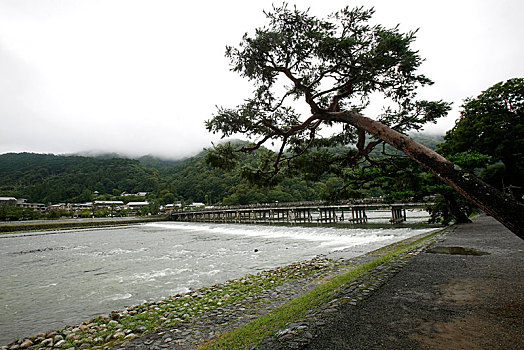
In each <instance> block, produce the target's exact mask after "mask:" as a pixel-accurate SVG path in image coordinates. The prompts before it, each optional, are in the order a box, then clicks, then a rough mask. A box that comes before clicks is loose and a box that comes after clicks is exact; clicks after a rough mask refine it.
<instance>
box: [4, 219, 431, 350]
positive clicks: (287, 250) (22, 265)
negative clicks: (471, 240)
mask: <svg viewBox="0 0 524 350" xmlns="http://www.w3.org/2000/svg"><path fill="white" fill-rule="evenodd" d="M426 231H429V229H418V230H411V229H405V228H403V229H347V228H328V227H322V226H318V227H298V226H291V227H290V226H262V225H240V224H236V225H231V224H204V223H181V222H158V223H149V224H142V225H133V226H127V227H121V228H105V229H83V230H67V231H53V232H40V233H21V234H6V235H1V236H0V262H1V265H0V266H1V267H0V281H1V283H0V307H1V311H0V345H2V344H6V343H7V342H9V341H11V340H13V339H14V338H18V337H23V336H31V335H34V334H36V333H38V332H41V331H49V330H52V329H59V328H63V327H64V326H65V325H67V324H76V323H79V322H81V321H83V320H85V319H90V318H92V317H94V316H96V315H99V314H103V313H109V312H110V311H111V310H115V309H119V308H123V307H124V306H131V305H135V304H139V303H142V302H144V301H152V300H159V299H161V298H162V297H167V296H169V295H174V294H178V293H184V292H187V291H190V290H193V289H197V288H200V287H202V286H207V285H212V284H215V283H220V282H224V281H226V280H229V279H234V278H238V277H241V276H243V275H246V274H252V273H257V272H259V271H262V270H266V269H270V268H274V267H276V266H282V265H286V264H289V263H292V262H296V261H301V260H307V259H311V258H313V257H315V256H317V255H320V254H326V255H327V254H330V253H333V252H335V251H339V252H340V251H343V254H344V256H347V257H351V256H357V255H360V254H363V253H366V252H368V251H371V250H373V249H376V248H378V247H380V246H384V245H387V244H390V243H393V242H395V241H399V240H402V239H405V238H408V237H410V236H413V235H418V234H421V233H423V232H426Z"/></svg>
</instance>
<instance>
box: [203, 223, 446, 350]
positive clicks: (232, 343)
mask: <svg viewBox="0 0 524 350" xmlns="http://www.w3.org/2000/svg"><path fill="white" fill-rule="evenodd" d="M438 232H440V230H439V231H437V232H434V233H432V234H429V235H427V236H424V237H422V238H420V239H417V240H415V241H413V242H409V243H400V244H397V245H393V246H394V247H395V249H394V250H393V251H391V252H389V253H386V254H385V255H382V256H380V257H378V258H377V259H375V260H373V261H370V262H368V263H366V264H363V265H359V266H357V267H355V268H354V269H352V270H350V271H348V272H346V273H344V274H341V275H339V276H336V277H334V278H332V279H330V280H328V281H327V282H325V283H324V284H321V285H319V286H317V287H315V288H314V289H313V290H312V291H310V292H308V293H306V294H304V295H302V296H300V297H297V298H295V299H293V300H291V301H290V302H288V303H286V304H284V305H281V306H279V307H277V308H275V309H274V310H272V311H271V312H269V313H267V314H266V315H264V316H261V317H259V318H257V319H255V320H253V321H251V322H249V323H246V324H245V325H243V326H240V327H238V328H236V329H234V330H232V331H230V332H227V333H224V334H223V335H221V336H220V337H219V338H218V339H216V340H214V341H212V342H209V343H207V344H204V345H203V346H201V347H199V350H208V349H248V348H250V347H252V346H253V345H254V344H257V343H259V342H260V341H261V340H262V339H264V338H265V337H267V336H271V335H273V334H274V333H275V332H276V331H277V330H279V329H282V328H284V327H285V326H286V325H288V324H290V323H293V322H297V321H299V320H300V319H301V318H303V317H304V316H305V315H306V313H307V312H308V311H309V310H311V309H314V308H315V307H318V306H320V305H322V304H325V303H327V302H329V301H330V300H331V299H333V298H334V295H336V292H337V290H338V289H339V288H340V287H341V286H343V285H345V284H348V283H349V282H351V281H353V280H355V279H356V278H358V277H359V276H361V275H363V274H364V273H366V272H368V271H369V270H371V269H373V268H375V267H376V266H378V265H381V264H383V263H386V262H388V261H390V260H392V259H393V258H395V257H398V256H400V255H402V254H403V253H405V252H406V251H408V250H410V249H413V248H416V247H419V246H421V245H422V244H424V242H425V241H426V240H427V239H429V238H431V237H433V236H434V235H436V234H437V233H438Z"/></svg>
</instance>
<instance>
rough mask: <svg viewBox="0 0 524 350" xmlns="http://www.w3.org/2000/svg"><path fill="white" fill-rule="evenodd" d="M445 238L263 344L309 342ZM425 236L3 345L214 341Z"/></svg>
mask: <svg viewBox="0 0 524 350" xmlns="http://www.w3.org/2000/svg"><path fill="white" fill-rule="evenodd" d="M438 237H440V235H436V236H434V237H433V238H431V239H430V240H428V241H426V242H425V243H424V245H422V246H417V247H416V248H413V249H411V250H408V251H407V252H404V253H403V254H401V255H400V256H399V257H397V258H394V259H392V260H390V261H388V262H387V263H385V264H381V265H379V266H377V267H375V268H374V269H372V270H370V271H368V272H367V273H365V274H364V275H361V276H360V277H359V278H358V279H357V280H354V281H353V282H352V283H351V284H349V285H347V286H344V288H343V290H340V291H337V292H336V293H337V295H334V296H333V298H331V301H330V302H329V303H327V304H325V305H322V306H321V307H319V308H317V309H315V310H310V312H309V314H308V315H307V317H306V318H305V319H304V320H302V321H300V322H298V323H294V324H291V325H289V326H288V327H287V328H286V329H284V330H280V331H278V332H277V333H275V335H274V336H273V337H268V338H266V339H264V340H263V341H262V344H260V347H261V348H265V349H272V348H275V347H277V346H283V347H284V348H297V347H300V346H303V345H304V344H306V343H307V342H308V341H309V340H310V339H311V338H312V337H313V335H314V332H315V327H317V326H319V325H321V324H322V322H323V321H322V320H323V319H324V317H325V315H328V314H331V313H333V312H334V310H336V308H337V307H338V306H339V305H342V304H347V303H349V304H350V305H353V304H355V305H356V304H357V303H359V302H360V301H362V300H363V299H365V298H366V297H367V296H368V295H369V294H370V293H371V292H372V291H373V290H374V289H376V288H378V286H380V285H381V284H382V283H384V282H385V281H386V280H387V279H388V278H389V277H390V276H392V275H393V274H395V273H396V272H397V271H398V269H400V267H402V266H403V265H404V264H406V263H407V262H408V261H409V260H410V259H411V257H413V256H415V255H417V254H419V253H420V251H422V249H424V247H426V246H427V245H428V244H429V243H430V242H432V241H434V240H436V239H438ZM419 238H420V237H413V238H411V239H408V240H406V241H403V242H401V243H397V244H393V245H391V246H388V247H385V248H381V249H379V250H377V251H374V252H372V253H369V254H366V255H363V256H360V257H356V258H351V259H344V258H337V259H328V258H327V257H317V258H315V259H312V260H310V261H306V262H300V263H296V264H291V265H288V266H285V267H281V268H276V269H273V270H269V271H265V272H262V273H260V274H257V275H249V276H245V277H243V278H241V279H237V280H233V281H228V282H226V283H223V284H219V285H215V286H211V287H206V288H201V289H199V290H195V291H192V292H189V293H186V294H184V295H176V296H173V297H170V298H168V299H164V300H161V301H158V302H154V303H145V304H141V305H137V306H134V307H130V308H127V309H125V310H117V311H113V312H111V313H110V314H109V315H101V316H99V317H96V318H94V319H92V320H89V321H84V322H83V323H82V324H80V325H76V326H68V327H66V328H64V329H62V330H57V331H53V332H48V333H40V334H37V335H36V336H33V337H29V338H24V339H19V340H16V341H14V342H12V343H11V344H8V345H7V346H4V347H2V350H7V349H9V350H17V349H24V348H29V349H36V348H45V349H52V348H60V349H67V348H71V349H72V348H76V349H82V348H94V349H107V348H110V347H114V348H115V349H163V348H170V349H193V348H195V347H196V346H198V345H201V344H204V343H206V342H208V341H211V340H213V339H215V338H216V337H217V336H218V335H219V334H223V333H225V332H228V331H230V330H232V329H235V328H236V327H239V326H241V325H243V324H246V323H248V322H249V321H251V320H253V319H255V318H257V317H259V316H261V315H265V314H267V313H268V312H270V311H271V310H274V309H275V308H276V307H278V306H280V305H283V304H285V303H287V302H289V301H290V300H293V299H294V298H297V297H298V296H301V295H303V294H305V293H307V292H309V291H311V290H312V289H314V288H315V287H316V286H318V285H319V284H321V283H324V282H325V281H326V280H329V279H330V278H333V277H335V276H338V275H341V274H343V273H345V272H347V271H349V270H351V269H354V268H355V267H356V266H359V265H363V264H365V263H367V262H370V261H372V260H375V259H377V258H379V257H380V256H384V255H386V254H388V253H389V252H391V251H393V250H394V249H396V247H397V246H398V245H401V244H407V243H409V242H413V241H416V240H417V239H419Z"/></svg>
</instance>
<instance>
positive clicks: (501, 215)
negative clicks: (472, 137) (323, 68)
mask: <svg viewBox="0 0 524 350" xmlns="http://www.w3.org/2000/svg"><path fill="white" fill-rule="evenodd" d="M326 117H327V118H326V119H330V120H333V121H339V122H344V123H349V124H351V125H353V126H355V127H357V128H360V129H363V130H365V131H367V132H368V133H370V134H372V135H376V136H377V137H379V138H380V139H382V140H384V142H386V143H388V144H390V145H391V146H393V147H395V148H396V149H398V150H400V151H402V152H403V153H404V154H406V155H407V156H408V157H410V158H411V159H413V160H415V161H416V162H417V163H419V164H420V165H422V166H423V167H425V168H426V169H428V170H429V171H431V172H432V173H433V174H435V175H436V176H438V177H439V178H440V179H441V180H442V181H443V182H445V183H446V184H448V185H450V186H451V187H453V188H454V189H455V190H456V191H458V192H459V193H460V194H461V195H462V196H464V197H465V198H466V199H468V200H470V201H471V202H473V203H474V204H476V205H477V206H479V207H480V208H481V209H482V210H483V211H484V212H486V213H487V214H489V215H491V216H493V217H494V218H495V219H497V220H498V221H499V222H500V223H502V224H503V225H504V226H506V227H507V228H508V229H510V230H511V231H512V232H513V233H515V234H516V235H517V236H518V237H520V238H521V239H524V205H523V204H522V203H520V202H518V201H516V200H515V199H513V198H511V197H510V196H508V195H505V194H503V193H502V192H500V191H498V190H496V189H495V188H493V187H492V186H490V185H488V184H486V183H485V182H483V181H481V180H480V179H478V178H477V177H476V176H474V175H472V174H470V173H468V172H466V171H464V170H462V169H460V168H459V167H458V166H457V165H455V164H453V163H452V162H450V161H449V160H447V159H446V158H444V157H442V156H441V155H440V154H438V153H437V152H435V151H432V150H430V149H429V148H427V147H425V146H423V145H421V144H419V143H418V142H416V141H414V140H412V139H411V138H409V137H407V136H405V135H403V134H401V133H399V132H397V131H395V130H393V129H391V128H389V127H388V126H386V125H384V124H382V123H380V122H377V121H375V120H373V119H370V118H367V117H364V116H363V115H361V114H359V113H357V112H351V111H345V112H336V113H328V115H327V116H326Z"/></svg>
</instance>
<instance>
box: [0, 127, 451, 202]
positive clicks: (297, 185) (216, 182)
mask: <svg viewBox="0 0 524 350" xmlns="http://www.w3.org/2000/svg"><path fill="white" fill-rule="evenodd" d="M413 137H414V138H415V139H417V140H419V141H420V142H421V143H423V144H425V145H426V146H428V147H430V148H433V149H434V148H435V147H436V145H437V144H438V143H440V142H441V141H442V136H441V135H437V136H434V135H428V134H417V135H413ZM228 141H229V142H232V143H242V142H245V141H241V140H228ZM205 154H206V151H205V149H204V150H201V151H200V152H199V153H198V154H196V155H194V156H192V157H187V158H183V159H176V160H174V159H165V158H161V157H157V156H155V155H144V156H140V157H135V158H133V157H131V156H129V155H123V154H120V153H111V152H100V153H90V152H83V153H82V155H80V154H75V155H54V154H38V153H6V154H2V155H0V196H13V197H16V198H26V199H28V200H29V201H31V202H39V203H46V204H47V203H58V202H70V203H75V202H76V203H77V202H87V201H91V200H95V199H98V200H110V199H127V200H129V198H123V197H122V193H123V192H127V193H137V192H148V198H147V199H148V200H150V201H155V202H156V203H159V204H168V203H173V202H174V201H185V202H192V201H195V202H203V203H209V204H213V203H222V204H227V205H235V204H249V203H257V202H259V203H262V202H273V201H279V202H294V201H306V200H318V199H320V198H323V197H325V196H326V195H327V192H326V191H327V189H326V188H327V187H326V184H328V183H330V182H336V181H334V179H333V176H326V177H325V178H322V179H319V180H316V181H310V180H305V179H303V178H302V177H301V176H297V177H294V178H286V179H284V180H283V181H282V182H281V183H280V184H278V185H277V186H274V187H271V188H259V187H257V186H253V185H251V184H249V183H248V182H247V181H246V180H245V179H243V178H241V176H240V175H239V174H238V173H236V172H231V173H228V172H225V171H222V170H220V169H216V168H212V167H211V166H210V165H208V164H207V163H206V162H205ZM88 155H89V156H88ZM255 162H256V160H255V157H254V156H253V155H244V156H243V158H242V165H253V164H255ZM337 181H338V180H337Z"/></svg>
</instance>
